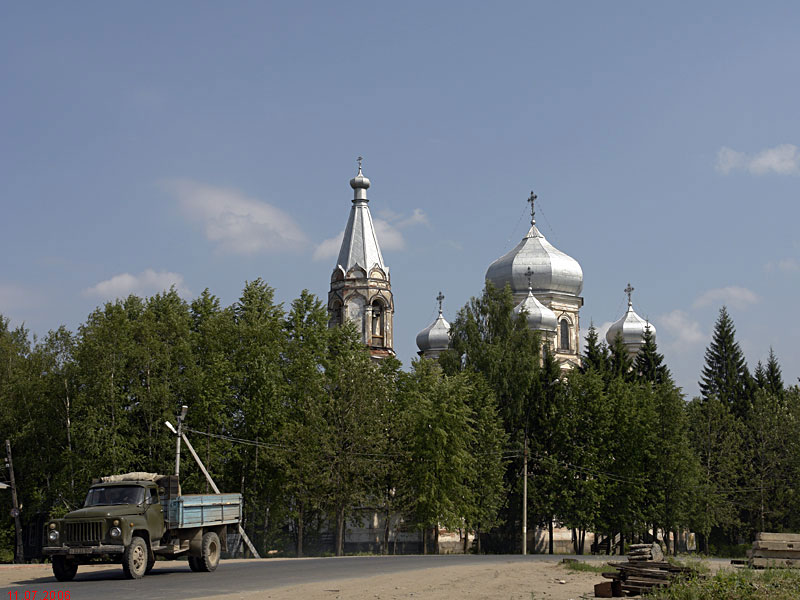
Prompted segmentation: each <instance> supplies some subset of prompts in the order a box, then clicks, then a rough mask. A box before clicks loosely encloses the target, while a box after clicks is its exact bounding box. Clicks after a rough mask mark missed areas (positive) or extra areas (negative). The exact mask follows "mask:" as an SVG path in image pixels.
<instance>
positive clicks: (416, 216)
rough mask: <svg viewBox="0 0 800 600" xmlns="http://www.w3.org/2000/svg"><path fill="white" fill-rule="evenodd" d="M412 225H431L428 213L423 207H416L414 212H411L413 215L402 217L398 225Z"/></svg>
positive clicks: (401, 226)
mask: <svg viewBox="0 0 800 600" xmlns="http://www.w3.org/2000/svg"><path fill="white" fill-rule="evenodd" d="M412 225H427V226H430V222H429V221H428V215H426V214H425V213H424V212H423V211H422V209H421V208H415V209H414V212H412V213H411V216H410V217H408V218H406V219H401V220H400V221H399V222H398V223H397V226H398V227H399V228H400V229H403V228H405V227H410V226H412Z"/></svg>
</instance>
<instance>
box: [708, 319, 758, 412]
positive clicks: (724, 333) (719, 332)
mask: <svg viewBox="0 0 800 600" xmlns="http://www.w3.org/2000/svg"><path fill="white" fill-rule="evenodd" d="M750 390H751V380H750V372H749V371H748V369H747V363H746V362H745V359H744V354H743V353H742V350H741V348H740V347H739V343H738V342H737V341H736V329H735V327H734V326H733V320H732V319H731V317H730V315H729V314H728V310H727V308H726V307H724V306H723V307H722V308H721V309H720V310H719V317H717V321H716V323H715V324H714V333H713V334H712V337H711V343H710V344H709V346H708V348H706V354H705V366H704V367H703V371H702V376H701V378H700V392H701V395H702V397H703V398H704V399H708V398H710V397H711V396H716V397H717V398H718V399H719V400H720V401H721V402H723V403H725V404H726V405H728V406H729V407H730V408H731V410H732V411H733V414H734V415H735V416H737V417H738V418H744V417H745V416H746V415H747V411H748V410H749V407H750V402H751V398H750Z"/></svg>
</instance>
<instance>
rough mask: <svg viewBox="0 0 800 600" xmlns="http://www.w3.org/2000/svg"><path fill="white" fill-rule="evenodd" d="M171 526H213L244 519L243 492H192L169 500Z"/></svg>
mask: <svg viewBox="0 0 800 600" xmlns="http://www.w3.org/2000/svg"><path fill="white" fill-rule="evenodd" d="M167 517H168V521H169V526H170V527H173V528H184V527H213V526H215V525H228V524H231V523H239V522H240V521H241V520H242V495H241V494H196V495H194V494H190V495H186V496H178V497H177V498H173V499H172V500H170V502H169V509H168V511H167Z"/></svg>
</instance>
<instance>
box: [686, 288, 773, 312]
mask: <svg viewBox="0 0 800 600" xmlns="http://www.w3.org/2000/svg"><path fill="white" fill-rule="evenodd" d="M759 300H760V298H759V297H758V294H756V293H755V292H753V291H751V290H748V289H747V288H743V287H739V286H736V285H729V286H728V287H724V288H717V289H714V290H708V291H707V292H704V293H702V294H700V296H698V298H697V300H695V301H694V304H693V305H692V306H693V307H694V308H702V307H704V306H711V305H712V304H725V305H727V306H732V307H733V308H745V307H746V306H749V305H751V304H756V303H757V302H758V301H759Z"/></svg>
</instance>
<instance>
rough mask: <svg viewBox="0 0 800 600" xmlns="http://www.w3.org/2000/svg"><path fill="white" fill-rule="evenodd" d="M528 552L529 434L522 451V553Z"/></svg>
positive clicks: (526, 435) (526, 436)
mask: <svg viewBox="0 0 800 600" xmlns="http://www.w3.org/2000/svg"><path fill="white" fill-rule="evenodd" d="M527 553H528V434H527V433H526V434H525V451H524V452H523V453H522V554H527Z"/></svg>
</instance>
